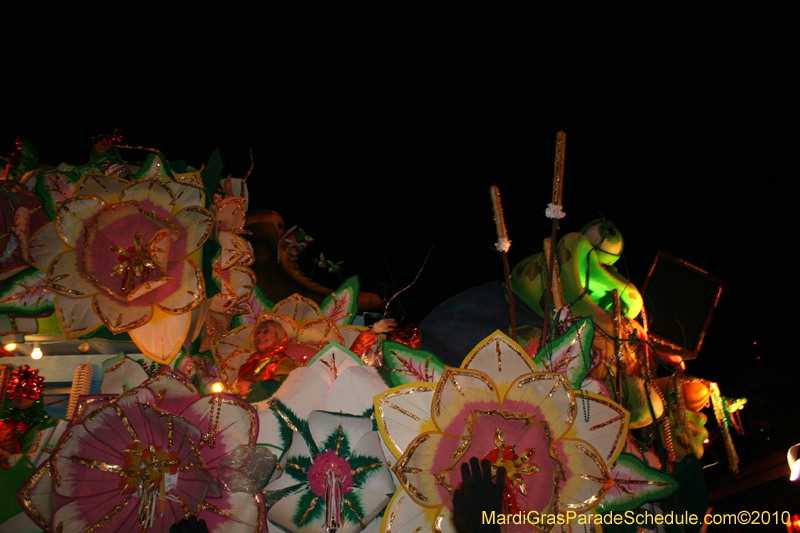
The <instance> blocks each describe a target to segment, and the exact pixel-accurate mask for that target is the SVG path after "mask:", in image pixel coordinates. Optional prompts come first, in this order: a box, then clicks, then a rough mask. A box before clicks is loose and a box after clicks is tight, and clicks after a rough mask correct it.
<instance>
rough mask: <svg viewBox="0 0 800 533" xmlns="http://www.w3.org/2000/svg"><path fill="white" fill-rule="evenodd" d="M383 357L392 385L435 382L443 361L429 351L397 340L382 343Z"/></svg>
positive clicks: (441, 369) (441, 372) (440, 373)
mask: <svg viewBox="0 0 800 533" xmlns="http://www.w3.org/2000/svg"><path fill="white" fill-rule="evenodd" d="M383 358H384V359H385V360H386V364H387V365H388V366H389V369H390V372H391V380H392V386H394V387H397V386H399V385H405V384H406V383H416V382H419V381H426V382H428V383H437V382H438V381H439V378H440V377H441V375H442V374H443V373H444V363H442V361H441V360H440V359H439V358H438V357H436V356H435V355H433V354H432V353H431V352H426V351H424V350H415V349H413V348H410V347H408V346H406V345H405V344H402V343H399V342H392V341H385V342H384V343H383Z"/></svg>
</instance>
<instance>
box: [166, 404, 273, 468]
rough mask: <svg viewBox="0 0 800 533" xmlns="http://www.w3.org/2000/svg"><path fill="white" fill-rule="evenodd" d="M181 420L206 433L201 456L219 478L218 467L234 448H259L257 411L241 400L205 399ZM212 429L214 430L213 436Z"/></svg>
mask: <svg viewBox="0 0 800 533" xmlns="http://www.w3.org/2000/svg"><path fill="white" fill-rule="evenodd" d="M217 411H219V415H217ZM181 416H183V417H184V418H186V419H187V420H188V421H190V422H192V423H194V424H195V425H196V426H197V427H199V428H200V430H201V431H202V432H203V442H204V446H203V447H202V448H201V449H200V455H201V456H202V457H203V461H204V462H205V464H206V466H207V467H208V469H209V470H210V471H211V473H212V475H216V468H217V463H219V461H220V460H221V459H222V458H223V457H225V456H226V455H228V454H229V453H231V452H232V451H233V450H234V448H236V447H237V446H241V445H245V446H250V447H253V446H255V445H256V437H257V436H258V417H257V416H256V412H255V410H254V409H253V407H252V406H251V405H250V404H249V403H247V402H245V401H244V400H242V399H240V398H238V397H237V396H233V395H230V394H210V395H208V396H203V397H202V398H200V399H199V400H197V401H195V402H194V403H193V404H192V405H190V406H189V407H188V408H187V409H185V410H184V411H183V412H182V413H181ZM212 417H213V418H212ZM209 426H211V427H212V430H211V433H209ZM212 446H213V447H212Z"/></svg>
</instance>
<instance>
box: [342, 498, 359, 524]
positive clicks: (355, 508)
mask: <svg viewBox="0 0 800 533" xmlns="http://www.w3.org/2000/svg"><path fill="white" fill-rule="evenodd" d="M342 499H344V500H346V501H347V503H349V504H350V505H347V503H345V502H342V503H344V505H342V511H343V513H342V514H343V515H344V519H345V520H347V521H349V522H353V523H354V524H360V523H361V520H363V518H364V506H363V505H361V498H359V497H358V494H355V493H354V492H351V493H349V494H345V495H344V497H343V498H342Z"/></svg>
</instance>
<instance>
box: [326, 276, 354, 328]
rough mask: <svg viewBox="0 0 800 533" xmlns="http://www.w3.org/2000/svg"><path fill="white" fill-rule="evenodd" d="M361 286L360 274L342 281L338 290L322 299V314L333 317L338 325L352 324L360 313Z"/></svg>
mask: <svg viewBox="0 0 800 533" xmlns="http://www.w3.org/2000/svg"><path fill="white" fill-rule="evenodd" d="M359 287H360V285H359V281H358V276H353V277H351V278H349V279H348V280H347V281H345V282H344V283H342V286H341V287H339V288H338V289H336V292H332V293H331V294H329V295H328V296H326V297H325V299H324V300H322V305H320V309H321V310H322V316H324V317H325V318H330V319H332V320H333V321H334V322H335V323H336V325H337V326H349V325H350V324H352V323H353V319H354V318H355V317H356V314H358V291H359Z"/></svg>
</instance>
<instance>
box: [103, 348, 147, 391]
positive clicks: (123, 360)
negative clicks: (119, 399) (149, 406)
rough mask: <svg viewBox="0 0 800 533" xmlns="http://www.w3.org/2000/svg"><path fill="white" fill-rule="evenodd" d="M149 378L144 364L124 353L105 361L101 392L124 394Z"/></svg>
mask: <svg viewBox="0 0 800 533" xmlns="http://www.w3.org/2000/svg"><path fill="white" fill-rule="evenodd" d="M147 378H148V375H147V373H146V372H145V371H144V368H142V365H140V364H139V363H137V362H136V361H134V360H133V359H131V358H130V357H127V356H126V355H125V354H124V353H120V354H119V355H117V356H115V357H112V358H110V359H106V360H105V361H103V381H102V382H101V383H100V392H102V393H103V394H122V393H123V392H126V391H128V390H130V389H132V388H134V387H138V386H139V385H141V384H142V383H143V382H144V381H146V380H147Z"/></svg>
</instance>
